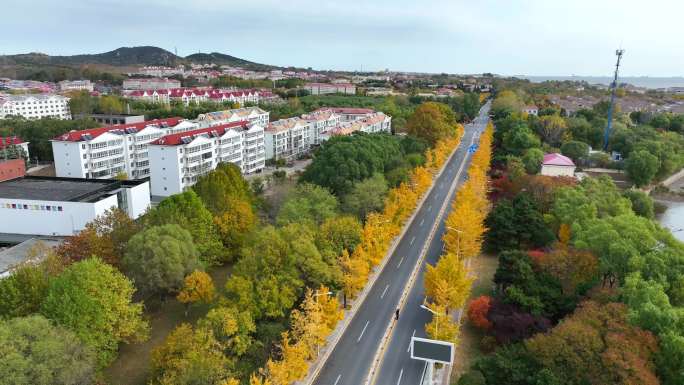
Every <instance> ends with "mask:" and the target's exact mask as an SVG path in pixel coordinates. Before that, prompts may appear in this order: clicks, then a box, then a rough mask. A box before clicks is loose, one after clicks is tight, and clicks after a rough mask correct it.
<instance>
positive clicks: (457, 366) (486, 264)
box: [451, 255, 498, 384]
mask: <svg viewBox="0 0 684 385" xmlns="http://www.w3.org/2000/svg"><path fill="white" fill-rule="evenodd" d="M497 265H498V260H497V258H496V257H495V256H491V255H480V256H479V257H477V258H473V259H472V260H471V261H470V268H471V274H472V275H473V276H474V277H476V278H475V282H473V287H472V290H471V293H470V297H469V298H468V301H466V308H467V304H468V302H470V300H471V299H473V298H476V297H479V296H481V295H484V294H487V295H491V294H492V291H493V288H494V273H495V272H496V267H497ZM464 318H465V319H464V320H463V323H462V325H461V335H460V337H459V342H458V345H457V346H456V358H455V360H454V365H453V367H452V372H451V383H452V384H456V383H458V378H459V377H460V376H461V374H463V373H465V372H467V371H468V369H469V368H470V365H472V363H473V362H475V360H477V358H478V357H480V356H481V355H482V352H481V350H480V341H481V340H482V337H484V333H482V332H481V331H480V330H478V329H477V328H475V327H473V326H472V325H471V324H470V322H468V320H467V316H466V315H465V314H464Z"/></svg>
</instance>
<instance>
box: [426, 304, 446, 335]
mask: <svg viewBox="0 0 684 385" xmlns="http://www.w3.org/2000/svg"><path fill="white" fill-rule="evenodd" d="M420 308H421V309H423V310H427V311H429V312H430V313H432V314H434V315H435V318H437V319H436V320H435V338H437V333H438V332H439V317H441V316H443V315H445V314H443V313H440V312H436V311H434V310H432V309H430V308H429V307H427V306H426V305H425V304H421V305H420Z"/></svg>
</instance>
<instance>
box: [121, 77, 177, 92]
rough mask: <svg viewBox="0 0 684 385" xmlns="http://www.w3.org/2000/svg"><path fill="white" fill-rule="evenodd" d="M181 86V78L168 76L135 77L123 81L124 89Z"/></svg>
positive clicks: (158, 88) (159, 88)
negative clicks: (169, 77)
mask: <svg viewBox="0 0 684 385" xmlns="http://www.w3.org/2000/svg"><path fill="white" fill-rule="evenodd" d="M180 86H181V82H180V80H176V79H166V78H142V79H138V78H133V79H126V80H124V81H123V89H124V90H162V89H169V88H180Z"/></svg>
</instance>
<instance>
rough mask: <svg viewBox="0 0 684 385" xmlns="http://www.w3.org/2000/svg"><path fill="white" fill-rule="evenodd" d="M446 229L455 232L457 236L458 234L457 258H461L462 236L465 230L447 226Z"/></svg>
mask: <svg viewBox="0 0 684 385" xmlns="http://www.w3.org/2000/svg"><path fill="white" fill-rule="evenodd" d="M446 228H447V230H451V231H455V232H456V234H458V236H456V256H457V257H459V258H461V234H463V230H459V229H456V228H453V227H451V226H447V227H446Z"/></svg>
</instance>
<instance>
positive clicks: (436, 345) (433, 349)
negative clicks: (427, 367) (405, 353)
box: [411, 337, 455, 365]
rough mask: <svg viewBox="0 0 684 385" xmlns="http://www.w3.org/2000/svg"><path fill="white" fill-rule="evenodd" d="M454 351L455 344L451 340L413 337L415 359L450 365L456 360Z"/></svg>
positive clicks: (413, 356)
mask: <svg viewBox="0 0 684 385" xmlns="http://www.w3.org/2000/svg"><path fill="white" fill-rule="evenodd" d="M454 351H455V349H454V344H453V343H451V342H445V341H438V340H430V339H427V338H418V337H413V338H411V358H413V359H414V360H423V361H432V362H439V363H442V364H449V365H450V364H452V363H453V362H454Z"/></svg>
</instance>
